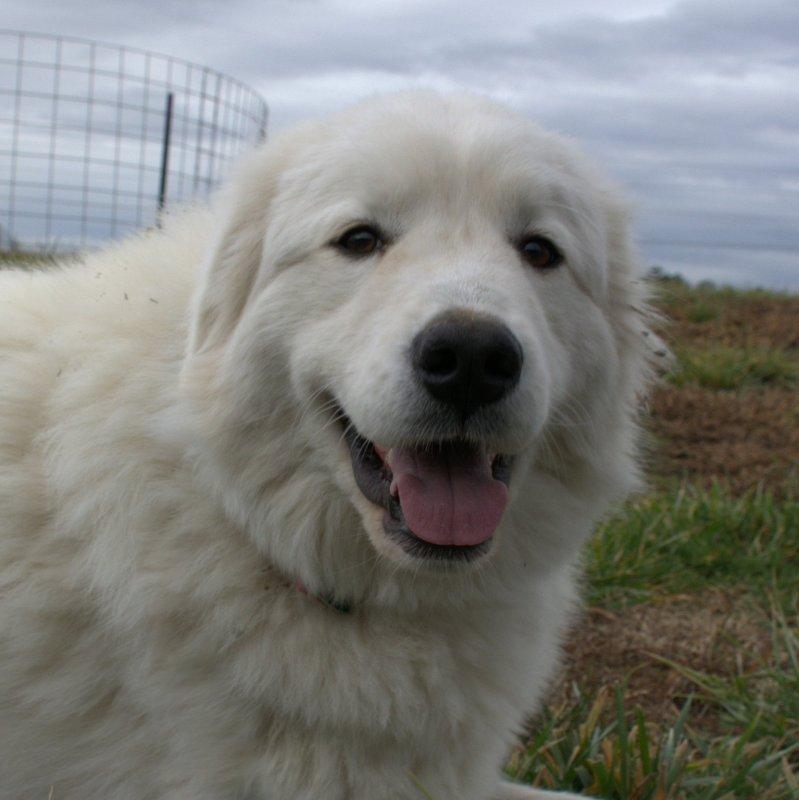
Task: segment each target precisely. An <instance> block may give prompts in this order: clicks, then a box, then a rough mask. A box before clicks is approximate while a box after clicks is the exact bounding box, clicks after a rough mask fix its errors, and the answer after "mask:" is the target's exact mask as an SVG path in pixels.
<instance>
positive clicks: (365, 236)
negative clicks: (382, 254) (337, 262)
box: [336, 225, 385, 256]
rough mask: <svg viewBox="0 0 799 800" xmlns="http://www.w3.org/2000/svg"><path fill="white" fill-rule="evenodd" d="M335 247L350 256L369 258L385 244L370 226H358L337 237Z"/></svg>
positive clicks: (377, 232)
mask: <svg viewBox="0 0 799 800" xmlns="http://www.w3.org/2000/svg"><path fill="white" fill-rule="evenodd" d="M336 245H337V246H338V247H339V248H340V249H341V250H343V251H344V252H345V253H347V254H348V255H351V256H370V255H372V253H376V252H377V251H378V250H382V249H383V247H384V246H385V242H384V241H383V238H382V236H381V235H380V232H379V231H377V230H375V229H374V228H373V227H371V226H370V225H358V227H357V228H350V230H348V231H346V232H345V233H344V234H343V235H342V236H341V237H339V239H338V241H337V242H336Z"/></svg>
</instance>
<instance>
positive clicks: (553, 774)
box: [507, 686, 799, 800]
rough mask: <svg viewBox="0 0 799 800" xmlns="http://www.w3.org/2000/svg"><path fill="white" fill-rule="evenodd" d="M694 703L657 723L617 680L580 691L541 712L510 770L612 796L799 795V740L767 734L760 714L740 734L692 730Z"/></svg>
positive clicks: (659, 799) (665, 799) (774, 798)
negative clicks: (630, 701)
mask: <svg viewBox="0 0 799 800" xmlns="http://www.w3.org/2000/svg"><path fill="white" fill-rule="evenodd" d="M690 708H691V700H690V698H689V699H688V700H686V701H685V703H684V704H683V707H682V711H681V712H680V714H679V716H678V717H677V719H676V720H675V721H674V723H673V724H671V725H657V724H653V723H651V722H648V721H647V720H646V719H645V718H644V716H643V714H642V713H641V711H640V710H638V709H637V710H635V712H632V713H631V712H630V711H629V710H628V709H626V708H625V706H624V701H623V689H622V688H620V687H618V686H617V687H616V689H615V692H614V693H613V694H612V693H611V691H610V689H609V688H608V687H605V689H603V690H602V691H601V692H600V693H599V695H598V696H597V699H596V700H595V701H594V702H593V703H592V704H589V703H588V701H587V699H586V698H585V697H584V696H581V695H580V694H579V693H578V694H577V697H576V698H575V699H574V700H572V702H571V703H567V704H566V705H564V706H562V707H560V708H558V709H550V710H548V711H546V712H544V713H543V714H542V715H541V717H540V719H539V720H538V726H537V733H536V734H535V735H534V737H533V738H532V739H531V740H530V742H529V743H528V744H527V745H526V746H525V747H524V748H520V749H519V750H518V751H517V752H516V753H515V754H514V755H513V757H512V758H511V760H510V762H509V764H508V766H507V772H508V774H509V776H510V777H511V778H513V779H515V780H518V781H520V782H522V783H528V784H533V785H535V786H538V787H541V788H547V789H552V790H560V791H572V792H580V793H585V794H586V795H590V796H592V797H597V798H606V799H607V800H751V799H752V798H755V797H756V798H758V800H795V798H796V794H795V786H796V775H795V773H794V771H793V768H792V767H791V762H792V760H793V759H795V757H796V754H797V751H799V741H797V740H795V739H794V740H790V739H788V738H787V737H782V738H780V737H776V738H775V737H771V736H763V735H762V731H761V730H760V727H759V723H758V722H757V718H756V717H753V718H752V719H750V720H749V721H748V724H747V725H746V726H745V727H744V729H743V730H742V731H740V732H739V733H737V734H735V735H732V736H723V737H714V738H704V737H702V736H701V735H697V734H696V733H695V732H694V731H692V730H691V727H690V723H689V714H690Z"/></svg>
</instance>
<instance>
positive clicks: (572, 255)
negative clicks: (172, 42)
mask: <svg viewBox="0 0 799 800" xmlns="http://www.w3.org/2000/svg"><path fill="white" fill-rule="evenodd" d="M217 208H218V209H219V214H220V215H221V216H222V218H221V219H220V233H219V235H218V236H217V239H216V244H215V246H214V248H213V252H212V254H211V257H210V259H209V264H208V268H207V271H206V273H205V276H204V281H203V283H202V286H201V287H200V290H199V292H198V295H197V301H196V306H195V309H194V316H193V321H192V328H191V335H190V345H189V355H188V357H187V375H189V376H192V375H193V376H194V377H193V378H191V377H190V378H189V380H190V381H191V382H193V384H194V385H195V396H196V397H199V398H200V403H201V404H203V405H204V408H205V417H204V419H205V420H206V428H205V431H204V433H203V435H204V436H207V438H208V441H211V442H215V445H214V447H215V452H216V454H217V456H216V457H217V462H218V464H219V465H220V468H221V471H222V472H224V473H225V474H226V476H227V477H226V482H227V486H228V490H229V491H228V497H227V502H228V504H229V507H230V509H231V511H232V512H233V513H234V514H236V515H237V516H238V517H240V518H241V519H242V520H243V521H244V522H245V523H246V524H247V525H248V527H250V528H251V529H252V528H257V529H261V530H260V532H257V535H259V536H262V537H264V539H269V538H270V537H272V538H274V537H279V538H280V539H281V545H280V548H281V552H282V553H283V554H285V553H286V552H287V551H292V550H296V551H297V552H299V551H300V550H301V549H303V548H307V546H308V543H307V542H303V541H301V540H302V537H303V536H306V535H307V536H317V537H319V536H323V535H324V534H323V533H322V532H321V529H322V528H334V529H336V531H337V533H336V536H337V537H338V540H337V543H336V545H335V546H336V547H339V548H344V549H347V548H353V549H355V548H356V546H355V545H354V544H352V543H351V542H343V541H341V536H342V534H341V530H342V529H344V530H346V529H347V525H345V524H343V519H344V518H345V517H346V513H347V512H345V511H343V510H340V509H341V506H340V505H338V506H337V505H336V503H339V502H340V501H341V500H342V498H343V499H345V500H346V502H345V506H346V508H348V509H350V510H351V509H352V508H353V507H354V508H356V509H357V511H358V517H359V519H360V521H361V523H362V525H361V526H356V527H357V528H358V529H357V530H351V531H350V533H349V534H348V536H350V537H351V538H352V539H353V540H357V539H361V540H363V541H366V538H367V537H368V541H369V542H371V546H372V547H373V548H374V549H375V550H376V551H377V552H378V553H380V554H382V555H383V556H385V557H387V558H388V559H389V561H392V562H395V563H397V562H398V563H400V564H404V565H412V566H413V567H415V568H418V567H419V565H420V564H423V565H438V566H440V565H442V564H446V565H451V564H452V563H454V562H455V563H459V564H463V563H473V562H480V561H482V560H484V559H485V557H486V556H488V555H489V554H491V553H492V552H493V551H494V550H495V549H496V548H497V546H498V544H499V542H500V541H501V540H502V538H503V536H506V535H508V536H512V535H516V536H528V537H529V536H530V535H531V534H530V533H528V532H526V531H524V530H522V531H521V532H519V531H515V530H511V531H510V532H508V530H507V529H508V528H518V527H520V525H519V523H520V521H522V519H523V517H524V515H525V514H528V513H535V512H534V509H535V508H536V506H535V502H539V505H541V504H543V505H545V504H546V499H547V496H550V497H551V496H553V494H557V493H558V492H566V493H567V494H568V493H570V496H571V497H573V498H579V499H580V500H581V502H583V503H584V504H585V505H586V507H589V506H590V507H591V509H592V512H593V511H594V510H601V509H602V508H603V507H604V504H605V503H606V502H607V500H608V499H609V498H611V497H612V496H613V497H615V496H617V495H618V494H619V493H620V492H622V491H624V490H625V489H626V488H627V487H628V485H629V481H630V479H631V478H632V477H634V475H635V467H634V464H633V462H632V460H631V459H632V455H633V450H634V448H633V434H634V424H633V415H634V404H635V395H636V392H637V391H638V390H639V388H640V386H641V385H642V381H643V375H644V372H645V369H644V352H645V347H644V346H643V333H644V331H643V327H644V321H643V319H642V317H641V315H640V313H639V294H640V292H639V289H638V288H637V287H636V282H635V275H634V272H635V270H634V264H633V261H634V259H633V255H632V250H631V247H630V244H629V241H628V234H627V223H626V219H625V215H624V213H623V211H622V210H621V208H620V206H619V205H618V204H617V203H616V202H615V200H614V199H613V198H612V194H611V192H610V191H609V190H608V187H607V185H606V184H605V183H604V182H603V181H602V180H601V179H600V178H599V177H598V176H597V175H596V174H595V173H594V172H593V170H591V169H590V168H589V167H588V166H587V165H586V164H585V163H584V162H583V160H582V159H581V158H580V157H579V156H577V155H576V154H575V152H574V151H573V149H572V148H571V147H570V146H568V145H566V144H565V143H564V142H563V141H561V140H559V139H557V138H556V137H554V136H552V135H550V134H547V133H544V132H543V131H541V130H540V129H539V128H537V127H536V126H534V125H533V124H531V123H529V122H527V121H525V120H523V119H521V118H519V117H517V116H515V115H513V114H512V113H510V112H509V111H507V110H505V109H503V108H501V107H497V106H496V105H494V104H492V103H489V102H488V101H485V100H482V99H477V98H473V97H457V98H442V97H441V96H438V95H435V94H427V93H409V94H403V95H398V96H396V95H395V96H390V97H387V98H381V99H376V100H373V101H367V102H365V103H363V104H361V105H360V106H358V107H356V108H355V109H353V110H350V111H348V112H347V113H345V114H342V115H340V116H337V117H335V118H333V119H331V120H330V121H328V122H323V123H314V124H311V125H309V126H307V127H305V128H301V129H299V130H296V131H294V132H291V133H288V134H285V135H284V136H283V137H282V138H280V139H278V140H277V141H276V142H274V143H272V144H269V145H267V146H265V147H264V148H263V150H261V151H259V152H257V153H256V154H254V155H253V156H251V157H250V159H249V160H248V161H247V162H246V163H245V164H243V165H242V166H241V167H240V169H239V172H238V174H237V177H236V178H235V180H234V181H233V182H232V183H231V185H230V187H229V188H228V190H227V191H226V192H225V193H223V194H222V196H221V200H220V202H219V203H218V206H217ZM198 376H201V377H198ZM196 387H201V388H200V389H196ZM564 487H565V488H564ZM231 498H234V499H231ZM534 498H537V500H534ZM304 504H305V505H306V506H307V508H309V509H310V508H313V509H316V511H315V512H314V514H315V515H316V516H313V515H311V516H313V521H312V522H309V521H308V519H309V514H310V512H308V513H306V514H305V515H303V513H302V512H301V511H300V509H302V508H303V507H304ZM542 507H543V506H542ZM333 508H338V509H339V510H338V511H333V510H331V509H333ZM514 508H515V509H516V511H514ZM257 509H260V511H257ZM276 509H283V511H284V513H283V514H282V516H275V515H276V514H277V511H276ZM286 509H294V510H293V511H287V510H286ZM539 510H540V509H539ZM564 513H565V511H564ZM292 514H293V515H294V516H292ZM336 515H338V516H336ZM342 515H343V516H342ZM301 520H302V521H301ZM514 520H515V523H514V522H513V521H514ZM537 524H538V521H537V520H536V519H533V518H530V519H527V520H526V525H527V527H529V528H531V529H534V528H535V527H536V525H537ZM541 525H544V520H541ZM293 526H295V527H293ZM578 527H579V526H578ZM277 528H280V530H279V531H277V532H276V529H277ZM300 529H302V530H303V531H305V533H301V532H300ZM364 531H365V534H366V536H364ZM563 535H564V536H565V537H566V536H568V535H570V534H567V533H566V532H564V534H563ZM265 546H266V547H267V548H268V549H269V550H270V551H272V550H273V549H272V547H271V546H270V545H269V544H268V543H266V545H265ZM311 549H314V548H311ZM319 549H320V545H319V544H318V542H317V544H316V546H315V550H316V553H317V556H319ZM353 552H354V550H353ZM272 554H273V555H274V552H273V553H272ZM289 558H290V557H289Z"/></svg>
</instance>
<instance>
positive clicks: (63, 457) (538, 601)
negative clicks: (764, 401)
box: [0, 93, 647, 800]
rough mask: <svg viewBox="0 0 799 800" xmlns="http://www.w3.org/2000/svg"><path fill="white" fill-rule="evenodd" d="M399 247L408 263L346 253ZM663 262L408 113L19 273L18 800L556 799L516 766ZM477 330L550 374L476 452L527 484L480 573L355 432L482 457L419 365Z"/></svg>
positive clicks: (271, 154) (422, 114) (576, 194)
mask: <svg viewBox="0 0 799 800" xmlns="http://www.w3.org/2000/svg"><path fill="white" fill-rule="evenodd" d="M366 224H368V225H370V226H372V228H370V230H372V229H375V228H376V229H379V230H380V231H382V232H383V233H382V234H381V235H382V236H383V239H381V241H380V242H379V244H380V247H376V248H375V251H374V252H371V253H366V254H365V255H364V254H360V255H357V256H353V255H352V253H348V252H344V251H343V248H342V245H341V242H342V239H341V236H342V233H343V232H344V231H346V230H347V229H348V228H351V227H352V226H353V225H356V226H357V225H361V226H363V225H366ZM531 234H535V235H537V236H545V237H547V238H546V241H547V242H551V243H553V247H554V246H556V247H557V252H558V254H559V255H560V256H562V260H561V261H559V262H558V263H557V265H551V266H548V267H547V268H546V269H541V268H538V267H537V266H535V265H531V264H530V263H528V262H527V261H526V260H525V256H524V254H523V253H522V252H521V251H520V247H519V242H520V241H529V236H530V235H531ZM525 237H528V239H525ZM528 249H529V248H528ZM636 268H637V264H636V256H635V252H634V250H633V248H632V246H631V243H630V239H629V231H628V222H627V217H626V214H625V211H624V209H623V207H622V206H621V205H620V204H619V203H618V202H617V201H616V200H615V199H614V192H613V190H612V189H611V188H609V186H608V184H607V183H606V181H605V180H604V179H602V178H601V177H600V176H598V175H597V174H596V173H595V172H594V170H593V169H592V168H590V167H589V166H588V165H586V163H585V162H584V161H583V159H582V158H581V157H580V156H579V155H578V154H576V153H575V151H574V149H573V148H572V147H571V146H570V145H568V144H567V143H564V142H563V141H562V140H560V139H558V138H556V137H554V136H552V135H550V134H547V133H545V132H542V131H541V130H540V129H538V128H537V127H536V126H534V125H533V124H531V123H529V122H527V121H525V120H523V119H521V118H519V117H517V116H515V115H514V114H512V113H511V112H510V111H507V110H506V109H504V108H502V107H498V106H496V105H494V104H492V103H489V102H488V101H486V100H483V99H479V98H473V97H462V96H452V97H442V96H439V95H436V94H433V93H408V94H401V95H394V96H388V97H384V98H376V99H373V100H370V101H367V102H365V103H363V104H361V105H359V106H357V107H356V108H354V109H351V110H348V111H347V112H345V113H342V114H340V115H338V116H336V117H333V118H331V119H329V120H326V121H322V122H314V123H311V124H308V125H306V126H304V127H301V128H299V129H296V130H293V131H290V132H288V133H286V134H284V135H282V136H281V137H279V138H278V139H277V140H275V141H274V142H270V143H268V144H267V145H265V146H264V147H262V148H261V149H259V150H258V151H257V152H254V153H253V154H252V155H251V156H249V157H248V158H247V159H245V160H244V161H243V163H241V164H240V165H239V168H238V170H237V172H236V174H235V175H234V176H233V178H232V180H231V181H230V182H229V183H228V185H227V186H225V187H224V188H223V190H222V191H221V192H220V193H219V195H218V196H217V197H216V199H215V201H214V202H213V203H212V204H211V206H210V207H209V208H207V209H202V208H200V209H194V210H189V211H186V212H184V213H182V214H181V215H180V216H178V217H175V218H173V219H172V220H170V221H168V222H167V223H166V225H165V226H164V228H163V229H162V230H157V231H152V232H149V233H146V234H143V235H142V236H140V237H138V238H134V239H131V240H128V241H126V242H123V243H122V244H121V245H118V246H114V247H111V248H109V249H106V250H103V251H101V252H98V253H95V254H92V255H90V256H88V257H87V258H86V259H85V261H84V262H83V263H81V264H75V265H65V266H63V267H58V268H50V269H47V270H44V271H34V272H29V271H23V270H9V271H5V272H2V273H0V797H2V798H4V800H34V798H36V799H37V800H46V798H47V797H48V794H49V793H50V792H51V791H52V797H53V798H54V800H419V798H420V797H423V796H424V795H423V793H422V791H421V790H420V788H419V787H420V786H421V787H424V790H425V791H426V792H427V793H429V795H430V796H432V797H434V798H436V800H512V799H513V798H517V799H518V800H523V799H524V798H528V799H532V798H541V797H544V796H545V793H542V792H539V791H537V790H533V789H530V788H522V787H515V786H512V785H511V784H509V783H506V782H504V781H503V780H502V779H501V769H502V764H503V760H504V758H505V757H506V755H507V752H508V749H509V748H510V747H511V746H512V744H513V742H514V737H515V736H516V735H517V734H518V732H519V731H520V729H521V726H522V725H523V723H524V720H525V718H526V717H527V716H528V715H529V714H530V712H532V711H534V709H535V707H536V704H537V702H538V701H539V699H540V698H541V695H542V692H543V691H544V690H545V688H546V687H547V685H548V682H549V681H550V680H551V679H552V676H553V673H554V671H555V669H556V665H557V662H558V647H559V641H560V638H561V636H562V635H563V634H564V628H565V626H566V625H567V623H568V620H569V618H570V615H571V612H572V609H573V606H574V601H575V585H576V584H575V581H576V578H577V563H578V557H579V550H580V545H581V543H582V542H583V541H584V540H585V538H586V537H587V536H588V534H589V533H590V531H591V529H592V526H593V525H594V524H595V522H596V520H597V519H598V518H599V517H600V515H602V514H603V513H604V512H605V511H606V510H607V508H608V507H609V506H610V505H611V504H612V503H615V502H617V501H618V500H619V499H620V498H622V497H623V496H624V495H625V494H626V493H627V492H628V491H629V490H630V489H631V488H633V487H634V486H635V484H636V481H637V467H636V438H637V434H636V424H635V417H636V406H637V401H638V398H639V396H640V393H641V392H642V390H643V388H644V386H645V383H646V379H647V367H646V346H645V345H646V337H645V335H644V333H645V325H646V319H645V316H644V314H643V312H642V310H641V309H642V290H641V286H640V284H639V282H638V279H637V275H636ZM452 308H457V309H459V310H460V311H461V312H463V313H464V314H472V315H481V317H485V318H490V319H492V320H501V321H502V323H503V324H504V325H505V326H507V328H508V329H510V330H512V331H513V333H514V336H515V338H516V340H517V341H518V342H519V343H520V345H519V346H520V347H521V348H522V349H523V351H524V361H523V366H522V368H521V373H520V376H519V378H518V384H517V385H516V386H515V388H514V390H513V391H512V392H511V393H510V394H509V395H508V397H506V398H504V399H503V400H502V401H501V402H499V403H496V404H494V406H492V407H490V408H488V409H485V410H484V411H481V412H480V414H479V415H476V416H475V418H474V419H473V420H471V421H470V422H469V423H468V424H467V423H463V424H462V425H460V427H459V428H458V431H457V435H458V436H462V437H464V438H465V439H468V440H469V441H470V442H477V443H478V444H476V445H475V446H476V447H481V448H483V450H481V451H480V452H490V453H492V454H493V453H503V454H507V455H508V456H509V457H512V459H513V470H512V473H511V475H510V479H509V483H508V492H509V499H508V501H507V507H506V508H505V510H504V514H503V516H502V519H501V522H500V524H499V527H498V529H497V530H496V531H495V533H494V535H493V536H492V537H491V538H490V539H489V540H488V542H487V543H486V545H485V547H486V548H487V552H485V553H481V555H480V557H479V558H476V559H475V560H473V561H471V560H470V561H468V563H467V562H466V561H459V560H436V559H426V558H423V557H419V556H418V555H414V554H412V553H410V552H408V551H407V550H405V549H403V547H402V546H400V545H398V544H397V542H396V541H395V540H392V539H391V538H390V537H389V536H387V535H386V532H385V529H384V526H383V525H382V524H381V519H383V518H384V516H385V514H386V513H387V512H386V511H385V510H384V509H383V508H380V507H379V506H377V505H375V504H374V503H373V502H371V501H370V500H368V499H367V498H366V497H365V496H364V494H363V493H362V492H361V491H360V489H359V487H358V485H357V484H356V480H355V478H354V474H353V461H352V459H353V458H355V456H354V455H353V453H352V452H351V451H350V450H348V448H347V446H346V444H345V436H344V431H343V429H342V425H341V423H340V417H342V416H343V414H344V413H346V422H345V425H352V426H354V428H353V429H357V431H358V435H359V436H360V437H361V438H360V439H359V441H361V442H366V441H370V442H374V443H381V444H382V445H384V446H385V447H386V448H388V447H390V446H392V445H394V443H397V442H416V443H418V442H424V441H438V440H439V439H446V438H447V437H449V436H454V435H456V433H455V428H454V427H453V426H452V425H450V422H449V421H448V420H449V418H448V417H447V416H446V414H445V413H444V411H442V410H441V409H439V408H438V406H437V405H436V403H434V402H432V401H431V400H430V399H429V398H427V397H425V396H424V391H423V389H422V388H420V386H419V385H418V381H416V380H415V379H414V376H413V373H412V370H411V369H410V367H409V366H408V358H407V350H408V346H409V342H410V341H411V340H412V339H413V336H414V335H415V334H416V333H417V332H418V331H419V330H420V328H422V327H423V326H424V325H425V324H426V322H427V321H428V320H430V319H432V318H434V317H435V315H437V314H440V313H442V312H446V311H447V310H448V309H452ZM453 424H454V423H453ZM329 598H335V603H336V605H338V606H344V605H345V604H346V606H347V613H344V611H343V610H341V609H337V608H334V607H333V606H332V605H331V603H330V602H325V600H326V599H329Z"/></svg>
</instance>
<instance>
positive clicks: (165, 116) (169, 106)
mask: <svg viewBox="0 0 799 800" xmlns="http://www.w3.org/2000/svg"><path fill="white" fill-rule="evenodd" d="M266 120H267V106H266V103H265V102H264V100H263V99H262V98H261V97H260V95H258V94H257V93H256V92H255V91H253V90H252V89H251V88H249V87H248V86H246V85H245V84H243V83H241V82H240V81H237V80H234V79H233V78H229V77H227V76H226V75H222V74H221V73H219V72H215V71H214V70H212V69H209V68H208V67H203V66H199V65H197V64H192V63H190V62H188V61H183V60H181V59H177V58H171V57H170V56H164V55H159V54H157V53H150V52H148V51H145V50H138V49H136V48H131V47H119V46H116V45H112V44H105V43H102V42H95V41H91V40H88V39H80V38H76V37H67V36H49V35H45V34H38V33H24V32H20V31H7V30H0V250H11V249H47V250H74V249H78V248H82V247H86V246H91V245H93V244H97V243H99V242H100V241H102V240H105V239H109V238H113V237H118V236H121V235H124V234H126V233H129V232H131V231H133V230H136V229H138V228H141V227H146V226H150V225H153V224H155V223H156V222H157V218H158V213H159V206H160V205H161V204H163V203H166V204H167V205H169V204H171V203H175V202H178V201H181V200H185V199H188V198H190V197H195V196H197V195H202V194H205V193H207V192H208V190H209V189H210V188H211V187H212V186H214V185H215V184H216V183H217V182H218V180H219V179H220V177H221V176H222V175H223V173H224V170H225V167H226V165H227V164H228V163H229V162H230V160H231V159H232V158H233V157H234V156H236V155H237V154H238V153H240V152H241V151H242V150H243V149H245V148H247V147H248V146H250V145H252V144H253V143H254V142H256V141H258V140H260V139H262V138H263V137H264V136H265V132H266Z"/></svg>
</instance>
